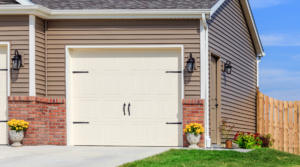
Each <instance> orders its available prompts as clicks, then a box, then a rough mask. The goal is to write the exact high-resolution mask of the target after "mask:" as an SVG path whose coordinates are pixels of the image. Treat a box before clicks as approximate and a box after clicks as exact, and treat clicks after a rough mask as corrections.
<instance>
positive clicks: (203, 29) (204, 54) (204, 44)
mask: <svg viewBox="0 0 300 167" xmlns="http://www.w3.org/2000/svg"><path fill="white" fill-rule="evenodd" d="M200 34H201V37H200V40H201V42H200V51H201V99H204V124H205V125H204V128H205V131H204V134H205V142H204V146H205V148H207V147H211V138H210V136H209V100H208V97H209V91H208V89H209V84H208V83H209V76H208V74H209V71H208V63H209V62H208V26H207V23H206V16H205V14H204V13H203V14H202V19H201V21H200Z"/></svg>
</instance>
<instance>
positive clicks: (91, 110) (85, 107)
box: [72, 99, 103, 122]
mask: <svg viewBox="0 0 300 167" xmlns="http://www.w3.org/2000/svg"><path fill="white" fill-rule="evenodd" d="M102 104H103V102H102V101H101V100H96V99H73V108H72V109H73V120H74V121H79V122H80V121H85V122H89V121H92V120H98V119H99V118H100V115H102V114H101V110H100V106H101V105H102Z"/></svg>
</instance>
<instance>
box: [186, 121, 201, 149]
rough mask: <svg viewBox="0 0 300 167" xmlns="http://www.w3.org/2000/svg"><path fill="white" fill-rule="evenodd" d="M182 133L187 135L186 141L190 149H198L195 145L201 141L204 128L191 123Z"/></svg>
mask: <svg viewBox="0 0 300 167" xmlns="http://www.w3.org/2000/svg"><path fill="white" fill-rule="evenodd" d="M183 132H184V133H185V134H187V140H188V142H189V143H190V146H189V148H190V149H197V148H199V147H198V146H197V144H198V143H199V141H200V139H201V134H203V132H204V127H202V125H201V124H197V123H191V124H190V125H186V126H185V129H183Z"/></svg>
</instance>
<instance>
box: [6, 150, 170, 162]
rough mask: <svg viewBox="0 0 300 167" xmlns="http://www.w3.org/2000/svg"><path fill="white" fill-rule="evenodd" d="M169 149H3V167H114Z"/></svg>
mask: <svg viewBox="0 0 300 167" xmlns="http://www.w3.org/2000/svg"><path fill="white" fill-rule="evenodd" d="M169 149H171V148H170V147H88V146H80V147H79V146H76V147H64V146H27V147H26V146H24V147H20V148H12V147H8V146H0V166H1V167H10V166H13V167H16V166H22V167H27V166H28V167H37V166H38V167H48V166H49V167H61V166H68V167H77V166H78V167H92V166H97V167H115V166H118V165H122V164H124V163H127V162H132V161H135V160H139V159H143V158H146V157H149V156H152V155H155V154H159V153H162V152H164V151H167V150H169Z"/></svg>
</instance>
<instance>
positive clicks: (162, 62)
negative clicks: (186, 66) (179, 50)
mask: <svg viewBox="0 0 300 167" xmlns="http://www.w3.org/2000/svg"><path fill="white" fill-rule="evenodd" d="M177 55H178V54H177ZM165 56H166V55H165ZM178 67H180V65H179V61H178V57H175V56H174V55H170V57H157V58H155V71H163V72H164V71H178Z"/></svg>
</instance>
